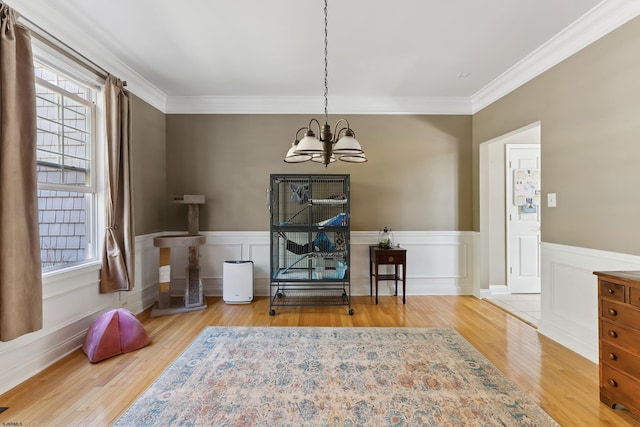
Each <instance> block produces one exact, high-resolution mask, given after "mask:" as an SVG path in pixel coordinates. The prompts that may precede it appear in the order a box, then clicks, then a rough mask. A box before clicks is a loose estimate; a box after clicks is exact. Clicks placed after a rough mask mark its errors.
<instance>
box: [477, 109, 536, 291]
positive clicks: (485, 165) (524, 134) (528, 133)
mask: <svg viewBox="0 0 640 427" xmlns="http://www.w3.org/2000/svg"><path fill="white" fill-rule="evenodd" d="M534 133H535V134H537V142H538V143H539V144H541V143H542V141H541V137H540V135H541V122H540V121H537V122H534V123H531V124H528V125H526V126H523V127H521V128H518V129H515V130H513V131H511V132H508V133H506V134H504V135H500V136H498V137H496V138H493V139H490V140H487V141H485V142H482V143H480V145H479V149H478V154H479V193H478V195H479V205H480V206H479V223H480V233H479V242H478V256H477V259H476V263H477V264H476V265H477V266H478V271H479V274H478V280H476V282H475V289H474V295H475V296H477V297H478V298H487V297H490V296H491V295H496V294H506V293H508V289H507V284H506V273H507V266H506V256H502V255H500V254H497V255H496V254H495V253H492V250H491V244H490V243H491V242H495V240H496V239H499V241H501V242H502V243H501V244H502V245H504V248H505V251H506V240H505V239H506V237H505V236H504V234H503V235H502V236H500V235H499V234H500V233H499V231H493V232H492V231H491V230H492V229H493V230H499V229H502V230H503V232H504V233H506V218H505V217H504V214H502V215H497V216H496V215H492V212H493V211H496V212H497V211H498V209H499V211H500V212H505V210H506V209H505V208H504V203H505V201H504V198H505V196H506V195H505V191H506V189H505V188H504V182H502V184H500V183H496V182H495V180H493V181H492V178H491V172H492V170H493V169H494V168H499V169H500V173H501V174H502V175H504V170H505V160H504V157H503V158H502V161H501V162H498V163H495V162H492V159H491V157H490V155H489V153H490V148H492V149H494V148H495V147H503V146H504V145H506V144H507V143H523V144H524V143H532V142H535V141H534V140H532V134H534ZM501 151H503V152H504V148H502V149H501ZM499 194H502V198H503V199H502V206H500V207H499V208H496V207H494V208H492V204H494V205H495V203H497V202H496V201H495V200H492V196H495V195H499ZM492 216H493V218H492ZM496 217H497V218H498V221H500V222H499V223H497V224H496V223H495V221H496ZM504 253H505V254H506V252H504ZM498 265H502V271H503V273H504V281H503V282H502V283H495V279H494V280H493V282H494V283H492V280H491V277H492V270H495V269H496V268H498V267H497V266H498ZM498 275H499V274H498Z"/></svg>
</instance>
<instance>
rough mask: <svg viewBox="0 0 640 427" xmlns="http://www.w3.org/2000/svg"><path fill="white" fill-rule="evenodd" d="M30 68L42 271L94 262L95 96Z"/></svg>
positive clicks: (56, 76) (71, 82)
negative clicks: (33, 85) (32, 72)
mask: <svg viewBox="0 0 640 427" xmlns="http://www.w3.org/2000/svg"><path fill="white" fill-rule="evenodd" d="M34 66H35V75H36V107H37V122H38V124H37V127H38V141H37V173H38V218H39V222H40V254H41V259H42V268H43V270H45V271H46V270H50V269H53V268H61V267H64V266H68V265H71V264H76V263H80V262H84V261H87V260H92V259H95V258H96V257H97V253H96V231H95V229H96V227H95V224H96V217H95V213H96V199H97V185H96V176H95V175H96V174H95V164H96V162H95V160H96V159H95V153H96V150H95V134H96V132H95V124H96V97H97V91H96V90H95V89H92V88H90V87H88V86H86V85H83V84H81V83H78V82H77V81H74V80H73V79H71V78H69V77H67V76H64V75H63V74H62V73H60V72H58V71H56V70H54V69H53V68H51V67H48V66H46V65H44V64H42V63H39V62H38V61H34Z"/></svg>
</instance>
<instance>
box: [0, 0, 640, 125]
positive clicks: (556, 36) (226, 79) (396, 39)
mask: <svg viewBox="0 0 640 427" xmlns="http://www.w3.org/2000/svg"><path fill="white" fill-rule="evenodd" d="M6 3H8V4H9V5H11V6H12V7H14V8H15V9H17V10H18V12H20V13H21V14H22V15H23V16H24V17H25V18H27V19H28V21H30V22H31V23H32V24H35V25H36V26H37V27H39V29H44V30H46V32H48V33H50V35H53V36H55V37H56V38H57V39H59V40H61V41H63V42H64V43H65V44H67V45H69V46H71V47H72V48H73V49H75V50H77V51H78V52H80V53H81V54H83V55H84V56H86V57H88V58H90V59H91V60H92V61H94V62H95V63H97V64H99V65H100V66H101V67H102V68H104V69H105V70H107V71H109V72H111V73H113V74H115V75H117V76H118V77H120V78H122V79H123V80H127V81H128V87H129V89H130V90H131V91H132V92H134V93H136V94H138V93H137V92H139V93H140V96H141V97H142V98H144V99H146V100H147V101H149V102H150V103H151V104H152V105H155V106H157V107H158V108H160V109H161V110H163V111H165V112H183V111H184V112H197V111H195V110H199V109H202V111H204V110H211V111H208V112H236V111H235V110H234V109H240V110H243V109H248V110H251V109H253V110H256V111H258V110H261V111H260V112H270V111H273V112H306V111H307V110H309V111H313V112H317V111H321V110H322V108H323V107H324V104H323V102H322V94H323V90H324V58H323V54H324V40H323V37H324V15H323V8H324V4H323V1H322V0H269V1H265V0H188V1H182V2H175V1H168V0H136V1H131V0H110V1H86V0H61V1H57V2H51V1H50V0H13V1H10V0H7V1H6ZM628 3H637V2H635V1H634V2H630V1H628V0H624V1H620V0H605V1H602V0H562V1H557V0H518V1H514V0H482V1H478V0H393V1H390V0H389V1H382V0H330V1H329V7H328V14H329V18H328V22H329V23H328V37H329V45H328V52H329V54H328V55H329V62H328V64H329V74H328V79H329V109H330V111H332V106H334V107H335V108H336V109H337V110H340V111H335V112H356V113H358V112H360V113H367V112H369V113H411V112H416V113H422V112H430V113H432V112H449V113H452V112H453V113H460V114H465V113H466V114H468V113H470V112H473V111H474V110H478V109H479V108H481V107H483V106H484V105H483V104H485V105H486V103H487V102H490V101H493V100H495V99H491V98H495V97H496V96H498V95H500V94H499V90H498V88H501V90H502V91H503V92H504V91H508V90H512V89H513V88H514V87H517V86H518V85H519V84H522V83H524V81H526V79H530V78H531V77H533V76H535V74H536V73H540V72H542V71H544V68H545V67H546V68H548V67H549V66H552V65H553V64H554V63H557V62H559V61H560V60H562V59H564V58H565V57H566V56H568V55H570V54H571V53H573V52H574V51H575V50H577V49H579V48H581V47H583V46H584V45H586V44H588V43H590V42H591V41H593V40H595V39H597V38H598V37H600V36H601V35H603V34H604V33H606V32H608V31H610V30H611V29H613V28H615V27H617V26H619V25H621V24H622V23H624V22H626V20H629V19H630V18H631V17H632V16H630V15H632V14H633V15H634V16H635V14H637V11H635V9H637V6H635V7H634V8H633V9H634V10H630V9H631V8H630V7H629V5H628ZM621 5H626V9H625V8H623V9H624V10H622V11H620V7H621ZM607 19H608V20H607ZM606 20H607V21H606ZM603 21H606V25H604V26H603V24H602V22H603ZM595 23H598V25H595ZM27 24H28V22H27ZM595 27H603V28H595ZM37 30H38V28H36V29H35V30H34V31H37ZM596 30H597V31H596ZM582 40H584V41H582ZM567 45H571V46H569V47H567ZM554 55H555V56H554ZM538 68H540V70H538ZM527 74H533V75H531V76H529V77H527ZM516 75H517V76H518V77H517V78H515V77H514V76H516ZM518 79H519V80H518ZM522 80H524V81H522ZM509 85H511V86H514V87H509ZM503 94H504V93H503ZM496 99H497V98H496ZM251 104H253V106H252V107H250V108H249V107H248V106H249V105H251ZM242 106H244V107H242ZM190 109H191V110H194V111H187V110H190ZM216 109H218V110H217V111H216ZM263 110H264V111H263ZM287 110H292V111H287ZM242 112H250V111H242Z"/></svg>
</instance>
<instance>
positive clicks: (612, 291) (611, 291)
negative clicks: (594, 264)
mask: <svg viewBox="0 0 640 427" xmlns="http://www.w3.org/2000/svg"><path fill="white" fill-rule="evenodd" d="M608 292H609V293H610V294H612V295H613V294H615V293H616V291H614V290H613V289H611V288H609V290H608Z"/></svg>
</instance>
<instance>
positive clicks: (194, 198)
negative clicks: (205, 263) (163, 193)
mask: <svg viewBox="0 0 640 427" xmlns="http://www.w3.org/2000/svg"><path fill="white" fill-rule="evenodd" d="M173 203H177V204H186V205H187V222H188V234H187V235H178V236H175V235H170V236H158V237H155V238H154V239H153V245H154V246H156V247H158V248H160V270H159V276H160V280H159V282H160V284H159V292H158V294H159V296H158V302H157V303H156V305H154V307H153V310H151V317H158V316H163V315H165V314H175V313H182V312H185V311H194V310H202V309H204V308H206V307H207V304H206V302H205V300H204V293H203V288H202V280H200V263H199V258H200V250H199V247H200V245H202V244H204V243H205V236H203V235H201V234H199V232H200V231H199V228H200V224H199V223H200V220H199V216H200V215H199V206H198V205H201V204H203V203H204V196H201V195H184V196H177V197H174V198H173ZM176 247H186V248H188V251H189V263H188V265H187V268H186V271H185V290H184V296H183V297H172V296H171V290H172V287H171V248H176Z"/></svg>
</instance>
